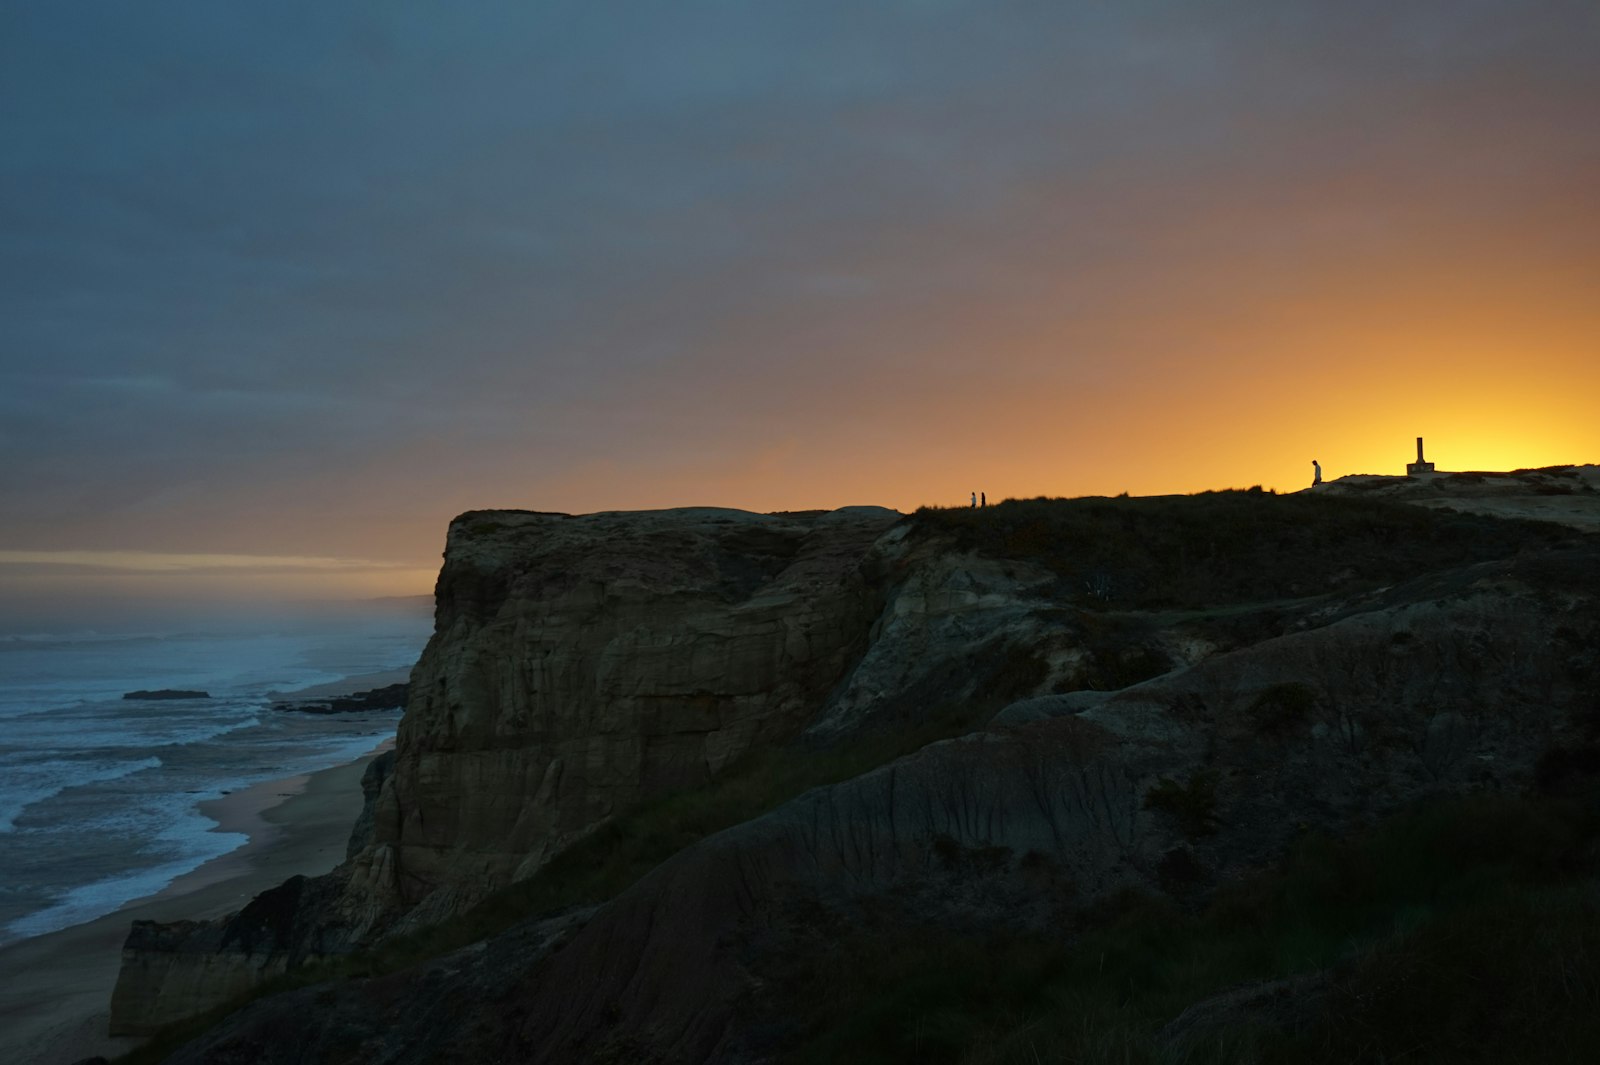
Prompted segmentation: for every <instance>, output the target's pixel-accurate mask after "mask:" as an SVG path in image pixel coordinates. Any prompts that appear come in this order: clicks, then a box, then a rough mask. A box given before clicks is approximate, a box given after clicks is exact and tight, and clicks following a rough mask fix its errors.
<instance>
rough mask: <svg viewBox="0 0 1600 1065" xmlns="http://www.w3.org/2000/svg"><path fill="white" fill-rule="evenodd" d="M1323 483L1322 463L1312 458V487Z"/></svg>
mask: <svg viewBox="0 0 1600 1065" xmlns="http://www.w3.org/2000/svg"><path fill="white" fill-rule="evenodd" d="M1321 483H1322V463H1320V462H1318V461H1317V460H1316V459H1312V460H1311V487H1312V488H1315V487H1316V486H1317V485H1319V484H1321Z"/></svg>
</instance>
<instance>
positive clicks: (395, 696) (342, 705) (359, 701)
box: [272, 684, 408, 714]
mask: <svg viewBox="0 0 1600 1065" xmlns="http://www.w3.org/2000/svg"><path fill="white" fill-rule="evenodd" d="M407 687H408V686H407V685H405V684H389V685H386V686H384V687H382V688H373V689H372V690H371V691H364V692H355V693H354V694H351V695H341V696H336V697H334V698H332V699H311V700H308V701H305V702H298V703H273V704H272V708H273V709H274V710H280V711H286V712H292V713H298V714H360V713H369V712H376V711H380V710H404V709H405V708H406V689H407Z"/></svg>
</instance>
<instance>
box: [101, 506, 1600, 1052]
mask: <svg viewBox="0 0 1600 1065" xmlns="http://www.w3.org/2000/svg"><path fill="white" fill-rule="evenodd" d="M1597 608H1600V547H1597V545H1596V544H1595V543H1594V542H1593V539H1592V538H1591V537H1585V536H1581V535H1578V534H1574V533H1568V532H1564V531H1562V530H1560V529H1558V528H1556V527H1553V526H1549V525H1533V524H1525V523H1524V524H1518V523H1508V522H1504V521H1496V520H1492V519H1488V518H1482V517H1470V516H1462V515H1459V514H1444V513H1430V512H1429V511H1427V510H1422V509H1416V508H1411V507H1405V506H1397V505H1394V504H1389V503H1370V502H1366V501H1362V500H1340V499H1337V498H1312V497H1297V498H1287V499H1286V498H1275V497H1271V496H1267V495H1265V494H1260V493H1228V494H1219V495H1215V496H1209V497H1193V498H1190V499H1183V500H1166V501H1159V500H1155V501H1152V500H1129V501H1112V500H1102V501H1087V500H1086V501H1072V502H1055V503H1051V502H1045V501H1038V502H1035V503H1019V504H1007V505H1003V506H1000V507H994V508H990V509H989V510H987V511H966V510H962V511H955V512H933V513H928V514H924V515H919V516H918V517H917V518H915V519H912V520H905V521H902V520H898V518H897V516H896V515H894V514H892V513H886V512H879V511H864V510H855V511H846V512H836V513H834V514H831V515H798V516H783V515H774V516H757V515H741V514H737V513H734V512H724V511H673V512H660V513H656V514H644V515H620V514H611V515H591V516H587V517H582V518H571V517H565V516H558V515H535V514H522V513H517V512H479V513H474V514H469V515H464V516H463V517H462V518H460V519H457V521H456V522H455V523H454V524H453V525H452V528H451V534H450V541H449V545H448V548H447V553H446V564H445V567H444V571H443V572H442V574H441V577H440V582H439V593H438V614H437V628H436V634H435V637H434V639H433V641H432V642H431V643H430V645H429V648H428V651H427V653H426V655H425V656H424V658H423V660H422V662H420V663H419V665H418V667H417V670H416V671H415V673H414V674H413V678H412V689H411V690H412V704H411V707H410V709H409V710H408V713H407V717H406V719H405V721H404V723H403V725H402V730H401V737H400V742H399V744H398V750H397V753H396V760H395V764H394V766H393V769H392V772H391V773H390V775H389V776H388V777H387V778H386V779H381V780H378V781H376V782H375V785H376V786H378V787H379V789H380V790H378V792H377V795H376V799H375V801H374V802H373V804H372V809H371V813H372V817H371V819H370V820H371V826H370V829H368V830H366V831H370V842H367V843H366V844H365V845H363V846H361V847H360V848H359V849H358V850H356V851H355V853H354V856H353V858H352V860H351V861H350V862H348V863H347V864H346V866H345V867H343V868H342V869H341V870H340V871H338V872H337V873H335V874H334V875H333V876H331V877H329V878H326V879H325V880H323V881H320V882H308V883H306V884H302V885H299V886H297V887H295V888H294V889H293V890H292V891H291V892H289V893H290V894H293V895H294V896H295V897H294V899H293V900H291V899H289V898H288V896H287V894H286V895H285V896H284V897H283V898H281V899H275V900H272V904H271V905H268V906H265V907H262V908H259V909H258V910H257V911H256V912H255V913H254V914H253V915H252V914H251V912H250V911H246V914H241V915H239V917H236V918H235V919H234V921H235V922H240V921H243V925H242V926H241V927H239V928H238V929H236V930H235V931H234V932H233V933H231V934H230V933H229V932H228V931H227V927H228V926H227V925H223V926H215V925H211V926H206V925H201V926H184V927H176V928H168V929H160V928H150V929H142V930H136V932H135V935H134V936H133V937H132V938H130V941H129V950H128V952H127V961H126V964H125V970H124V982H125V983H126V984H127V985H128V987H127V991H126V993H124V988H123V986H122V985H121V984H119V990H118V994H119V1000H120V1002H121V1008H120V1012H119V1017H120V1019H121V1023H123V1024H124V1025H127V1026H129V1027H132V1026H135V1025H140V1024H147V1023H149V1021H148V1019H149V1018H151V1017H163V1016H166V1017H170V1016H173V1015H175V1014H177V1013H182V1012H189V1011H192V1010H194V1009H195V1008H196V1007H197V1006H199V1005H201V1004H204V1002H206V1001H214V1000H215V998H214V996H213V997H212V998H210V999H208V998H207V997H206V996H205V995H201V994H198V993H196V991H195V990H194V988H195V987H196V986H197V985H198V984H200V982H201V981H200V980H199V979H198V978H197V977H196V976H195V974H197V973H210V974H212V975H213V976H214V977H215V979H214V981H213V986H215V987H219V988H222V987H225V988H226V989H228V990H232V989H236V988H238V987H239V986H241V983H242V982H248V980H245V981H240V980H239V979H236V977H235V975H233V974H236V973H237V972H239V971H247V972H250V973H268V972H276V971H281V970H283V969H285V968H289V967H293V966H295V965H299V964H302V963H304V962H305V961H307V960H314V959H316V958H318V957H322V956H325V955H327V954H329V953H337V952H340V951H347V950H349V949H351V948H352V947H356V946H360V945H362V944H364V943H368V942H371V941H373V940H374V939H375V938H380V937H382V936H384V935H386V934H387V935H391V936H393V935H395V934H398V933H402V932H405V931H408V930H410V929H414V928H417V927H419V926H421V925H423V924H426V923H430V922H433V921H437V920H439V919H441V918H443V917H446V916H449V915H452V914H457V913H460V912H462V911H463V910H465V909H467V908H468V907H470V905H471V904H472V902H474V901H475V900H477V899H478V898H481V897H482V896H483V895H484V894H485V893H486V892H487V891H489V890H490V889H492V888H493V887H496V886H500V885H505V884H508V883H512V882H533V883H537V882H538V881H539V878H540V875H541V870H543V869H544V867H545V866H546V865H548V864H549V862H550V860H551V859H552V857H553V856H555V855H558V854H561V853H563V852H567V853H577V850H576V849H575V844H578V843H580V842H583V841H584V840H585V838H586V835H587V834H589V833H592V832H593V831H594V830H595V828H596V827H597V826H600V825H605V824H610V823H612V822H617V821H619V819H621V822H622V823H626V820H627V817H628V816H629V811H630V810H636V809H639V808H640V807H641V805H648V803H649V801H650V800H651V798H652V797H659V796H665V795H680V794H692V793H694V792H695V791H696V790H697V789H700V790H704V789H705V788H707V787H708V786H709V783H710V782H713V781H715V780H717V779H719V778H720V777H722V776H725V775H729V774H732V775H734V776H737V775H738V773H739V772H740V771H741V769H740V767H741V765H742V762H741V758H743V757H748V756H751V755H753V754H755V753H759V752H761V751H763V750H774V749H783V750H787V751H793V752H797V753H796V754H795V758H796V759H799V758H800V754H799V752H804V751H813V750H817V749H823V750H839V751H852V750H859V749H862V748H865V747H868V746H870V745H871V744H872V743H873V742H877V740H878V739H881V738H882V737H884V736H891V737H892V736H896V735H908V736H923V735H925V733H924V732H919V731H918V730H919V729H924V728H925V727H926V726H927V725H928V723H929V722H930V721H944V722H947V723H948V724H947V733H948V734H949V735H951V736H952V737H953V738H951V739H947V740H944V741H942V742H935V743H932V744H928V745H926V746H922V747H921V748H920V749H918V750H915V751H914V753H911V754H909V755H907V756H905V757H902V758H899V759H891V760H889V761H888V762H887V764H884V765H881V766H880V767H878V768H869V769H868V771H866V772H862V773H851V774H849V775H847V776H846V778H845V779H841V780H838V781H837V782H836V783H828V784H825V786H823V787H820V788H814V789H812V790H810V791H806V792H805V793H804V794H801V795H799V796H798V797H796V798H794V799H792V800H790V801H788V802H786V803H783V804H781V805H779V806H777V807H776V808H775V809H771V810H770V811H769V812H765V813H763V812H762V811H760V810H754V811H752V812H753V813H754V814H756V815H757V816H753V817H752V818H751V819H749V820H747V821H744V823H741V824H735V825H734V826H733V827H731V828H728V829H727V830H726V831H723V832H720V833H717V834H714V835H711V836H710V837H709V838H706V839H704V840H703V841H702V842H700V843H698V844H696V845H693V846H689V847H687V848H685V849H683V850H681V851H680V852H679V853H677V854H676V855H675V856H673V857H671V858H670V859H669V860H667V861H665V862H663V863H662V864H660V865H659V867H658V868H656V869H654V870H653V871H652V872H650V873H649V874H648V875H646V876H645V877H643V879H641V880H639V881H638V882H637V883H635V884H633V886H632V887H630V888H628V889H627V890H625V891H622V892H621V893H620V894H618V895H616V897H615V898H612V899H610V900H609V901H607V900H606V899H604V898H593V899H590V900H587V902H588V904H587V905H583V906H579V907H577V908H575V909H572V910H569V911H566V912H565V913H564V914H561V915H551V914H548V913H544V914H537V913H536V914H534V915H533V917H532V919H530V920H529V921H528V922H526V923H524V924H521V925H517V926H514V927H511V928H509V929H508V930H507V931H505V932H503V933H501V934H499V935H497V936H491V937H490V938H488V939H487V940H486V941H485V942H484V943H482V944H479V945H478V946H474V947H470V948H467V949H466V950H463V951H460V952H457V953H455V954H448V955H445V956H443V957H441V958H439V959H438V960H436V961H433V962H429V963H425V964H423V965H421V966H419V967H416V968H413V969H410V970H405V971H403V972H398V973H395V974H394V975H392V976H386V977H381V978H378V979H376V980H373V981H360V982H356V983H354V984H351V985H348V986H342V987H331V986H325V987H322V988H318V989H315V990H311V989H308V990H306V991H300V992H292V993H290V994H288V995H286V996H278V997H275V998H273V999H268V1000H264V1001H262V1002H258V1003H256V1004H255V1005H253V1006H251V1007H249V1008H248V1009H247V1010H245V1011H243V1012H242V1013H240V1014H239V1015H237V1016H236V1017H235V1018H233V1019H232V1020H230V1021H229V1023H228V1024H227V1025H226V1026H224V1027H223V1028H222V1029H219V1030H218V1031H216V1032H213V1033H212V1034H210V1035H208V1036H207V1037H205V1038H203V1039H201V1040H199V1041H198V1042H196V1043H194V1044H192V1045H191V1046H190V1047H189V1048H187V1049H186V1050H185V1051H184V1052H182V1053H181V1054H179V1055H178V1057H177V1058H175V1059H174V1060H179V1061H203V1060H223V1059H224V1058H225V1059H226V1060H230V1061H250V1062H277V1061H282V1062H288V1061H295V1060H329V1061H342V1060H350V1061H357V1060H360V1061H371V1060H382V1061H395V1062H400V1061H419V1062H420V1061H433V1060H461V1061H466V1060H484V1059H493V1058H495V1057H505V1058H507V1059H510V1060H534V1059H537V1060H575V1061H581V1060H639V1061H646V1060H688V1061H697V1060H723V1061H744V1060H765V1059H766V1058H767V1057H769V1056H770V1055H771V1054H772V1053H774V1052H775V1051H774V1048H781V1047H782V1046H785V1045H788V1044H789V1043H790V1042H792V1041H793V1040H794V1039H796V1038H799V1037H800V1036H801V1035H803V1034H804V1033H803V1031H802V1029H803V1028H804V1022H803V1019H800V1018H797V1017H796V1016H795V1010H794V1009H793V1006H792V1002H791V1001H790V999H791V997H792V994H793V987H794V986H795V981H796V980H797V979H799V977H797V976H796V975H795V974H796V972H797V971H814V970H816V969H817V968H818V967H823V968H825V967H826V964H828V963H829V961H828V959H829V957H830V955H829V952H830V951H833V950H836V949H839V948H838V944H840V943H843V942H846V941H849V940H850V939H851V937H852V936H856V935H858V934H861V933H862V932H863V930H866V931H867V932H870V933H871V934H872V935H874V936H878V937H879V938H878V939H875V940H873V941H874V942H879V943H892V942H896V940H895V939H894V938H893V935H898V934H900V933H899V932H896V931H895V930H897V929H898V930H902V931H909V932H911V933H912V934H924V933H917V932H916V931H915V930H917V929H942V930H949V929H967V930H976V931H977V932H981V933H982V934H984V935H993V934H1000V933H1002V932H1003V933H1005V934H1016V935H1022V934H1028V935H1036V934H1060V930H1063V929H1067V930H1070V929H1072V928H1077V927H1081V926H1083V924H1084V922H1085V921H1088V920H1090V918H1089V917H1086V916H1085V915H1086V914H1092V913H1093V912H1095V910H1094V908H1095V907H1096V906H1098V905H1101V903H1102V902H1103V900H1106V899H1109V898H1114V897H1117V896H1118V895H1119V893H1124V892H1127V891H1129V890H1137V891H1141V892H1146V893H1151V894H1154V895H1159V896H1163V897H1170V898H1173V899H1176V900H1179V901H1183V900H1188V899H1199V898H1203V897H1206V896H1207V895H1208V893H1210V892H1213V891H1215V890H1218V889H1219V888H1220V887H1221V886H1222V885H1225V884H1226V883H1228V882H1230V881H1232V880H1233V879H1235V878H1236V877H1237V876H1238V875H1239V874H1240V871H1241V870H1249V869H1256V868H1261V867H1263V866H1266V865H1270V864H1271V863H1272V862H1273V861H1274V860H1276V859H1277V858H1278V857H1279V856H1281V855H1282V854H1283V853H1284V852H1285V851H1286V849H1287V848H1289V847H1290V846H1291V845H1292V844H1293V842H1294V841H1295V840H1296V839H1298V838H1300V837H1302V836H1304V835H1305V834H1307V833H1314V832H1318V831H1324V832H1330V833H1342V832H1346V831H1349V830H1350V829H1351V828H1352V826H1359V825H1362V824H1367V823H1370V822H1372V821H1373V820H1374V819H1377V818H1381V817H1383V816H1386V815H1388V814H1390V813H1392V812H1394V811H1397V810H1401V809H1404V808H1406V807H1407V806H1408V805H1410V804H1413V803H1415V802H1416V801H1418V800H1419V799H1422V798H1425V797H1428V796H1437V795H1449V794H1469V793H1476V792H1483V791H1495V792H1514V791H1519V790H1524V789H1526V788H1527V787H1529V786H1530V783H1531V782H1532V781H1533V780H1534V778H1535V777H1536V776H1537V775H1538V774H1539V773H1540V772H1541V768H1540V767H1541V766H1543V767H1544V771H1545V772H1546V774H1547V775H1548V772H1549V766H1550V765H1552V764H1560V765H1567V764H1568V763H1569V762H1570V763H1571V765H1573V766H1576V767H1578V771H1580V772H1581V771H1582V768H1581V767H1582V766H1584V765H1587V764H1588V763H1587V762H1585V761H1584V758H1583V756H1582V752H1583V751H1585V750H1587V749H1588V746H1587V745H1589V744H1591V743H1592V742H1593V739H1594V736H1595V734H1596V732H1597V729H1600V721H1597V719H1596V718H1595V711H1596V707H1595V704H1594V701H1593V690H1594V688H1593V685H1594V683H1595V679H1596V677H1597V676H1600V670H1597V661H1596V658H1597V651H1596V649H1597V648H1600V623H1597V619H1600V609H1597ZM1562 752H1578V753H1577V754H1576V755H1572V756H1571V757H1567V756H1566V755H1564V754H1563V753H1562ZM1563 758H1567V760H1566V761H1562V759H1563ZM1552 759H1553V760H1554V761H1552ZM602 845H609V844H608V842H607V841H604V840H597V841H596V842H595V843H594V846H595V847H596V848H597V850H596V851H595V852H594V853H604V849H603V846H602ZM529 878H532V881H529ZM292 883H293V882H291V884H292ZM287 887H288V886H287V885H286V888H287ZM282 890H284V889H280V891H282ZM264 898H265V897H264ZM259 901H260V900H258V902H259ZM286 902H292V903H293V904H292V905H281V904H282V903H286ZM596 903H604V905H601V906H600V907H599V908H598V909H595V908H594V905H593V904H596ZM269 917H270V919H269ZM247 932H248V933H250V934H248V935H247V934H245V933H247ZM891 933H892V934H891ZM885 937H887V938H885ZM880 953H881V951H880ZM163 966H166V972H168V973H170V975H163V969H162V967H163ZM808 966H809V967H810V968H809V969H808V968H807V967H808ZM186 974H187V975H186ZM218 974H222V975H218ZM164 1003H165V1004H176V1005H177V1006H178V1007H179V1008H165V1007H164V1005H163V1004H164ZM439 1003H448V1004H449V1007H448V1011H447V1012H448V1013H449V1014H450V1019H449V1020H445V1019H443V1016H444V1015H443V1014H441V1013H440V1012H439V1010H440V1009H443V1008H444V1007H443V1006H441V1005H438V1004H439ZM291 1015H292V1016H295V1017H296V1018H297V1024H296V1025H295V1026H294V1028H295V1031H296V1033H297V1034H295V1035H294V1036H293V1037H291V1038H286V1037H284V1036H283V1035H282V1033H283V1032H284V1031H285V1025H284V1021H283V1019H284V1018H285V1017H287V1016H291ZM313 1017H314V1018H315V1020H314V1022H313V1021H311V1020H310V1019H311V1018H313ZM341 1048H343V1049H341Z"/></svg>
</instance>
